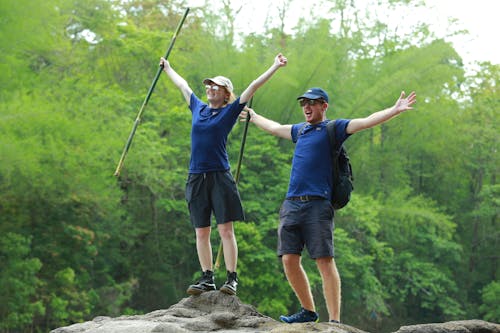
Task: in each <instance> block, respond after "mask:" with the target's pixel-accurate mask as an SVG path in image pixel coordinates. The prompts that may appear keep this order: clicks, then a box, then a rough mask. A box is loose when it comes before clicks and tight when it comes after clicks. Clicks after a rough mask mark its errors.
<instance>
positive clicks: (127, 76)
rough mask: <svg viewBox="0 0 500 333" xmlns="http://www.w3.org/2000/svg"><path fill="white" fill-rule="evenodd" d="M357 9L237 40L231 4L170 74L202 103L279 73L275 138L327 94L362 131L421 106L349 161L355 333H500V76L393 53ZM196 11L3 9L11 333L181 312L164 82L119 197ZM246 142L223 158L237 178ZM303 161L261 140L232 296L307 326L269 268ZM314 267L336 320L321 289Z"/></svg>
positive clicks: (269, 111)
mask: <svg viewBox="0 0 500 333" xmlns="http://www.w3.org/2000/svg"><path fill="white" fill-rule="evenodd" d="M355 3H356V2H353V1H340V0H339V1H332V2H331V3H330V5H329V6H327V7H325V8H326V9H325V12H328V13H329V14H330V15H332V16H333V17H334V18H335V19H334V20H333V21H330V20H326V19H324V18H320V17H319V16H318V18H317V19H314V20H308V21H306V20H300V21H299V23H298V24H297V27H296V28H295V33H294V34H288V33H286V32H285V31H284V30H283V26H280V25H278V26H277V27H276V26H273V25H269V26H266V32H265V33H263V34H258V33H254V32H252V31H251V30H250V28H249V31H248V33H247V34H245V35H243V36H237V35H236V34H235V31H234V26H235V25H234V23H235V22H234V17H235V15H234V14H235V13H233V12H232V11H233V10H234V9H232V7H231V6H230V2H229V1H223V2H222V5H223V7H224V10H223V11H221V12H214V11H213V10H210V9H209V8H208V7H206V8H198V9H196V10H193V11H192V12H191V13H190V14H189V16H188V18H187V20H186V22H185V25H184V26H183V28H182V31H181V33H180V36H179V38H178V40H177V41H176V44H175V48H174V50H173V52H172V53H171V57H170V59H169V60H170V62H171V64H172V66H173V67H174V68H175V69H176V71H178V72H179V73H180V74H181V75H182V76H183V77H184V78H186V80H187V81H188V82H189V83H190V85H191V87H192V88H193V90H194V91H195V93H196V94H197V95H198V96H201V97H204V91H203V86H202V84H201V82H202V80H203V79H204V78H205V77H209V76H213V75H219V74H220V75H225V76H227V77H230V78H231V80H232V81H233V84H234V86H235V91H236V93H241V92H242V91H243V90H244V88H245V87H246V86H247V85H248V84H249V83H250V82H251V81H252V80H253V79H254V78H256V77H257V75H259V74H260V73H261V72H263V71H264V70H265V69H267V68H268V66H269V65H270V64H271V63H272V61H273V59H274V56H275V55H276V54H277V53H278V52H282V53H284V54H285V55H286V56H287V58H288V59H289V64H288V66H287V67H285V68H283V69H282V70H280V71H279V72H278V73H277V74H276V75H275V76H274V77H273V78H272V79H271V81H270V82H268V83H266V85H265V86H264V87H262V88H261V89H260V90H259V91H258V93H257V94H256V96H255V98H254V100H253V105H252V106H253V107H254V108H255V110H256V111H257V112H259V113H262V114H263V115H265V116H267V117H269V118H271V119H274V120H276V121H279V122H281V123H295V122H300V121H302V120H303V115H302V113H301V112H300V108H299V107H298V105H297V103H296V97H297V96H298V95H300V94H301V93H302V92H303V91H304V90H305V89H307V88H308V87H311V86H321V87H323V88H324V89H325V90H326V91H328V93H329V94H330V97H331V103H330V107H329V110H328V113H327V114H328V117H329V118H355V117H363V116H366V115H368V114H370V113H371V112H374V111H377V110H380V109H383V108H386V107H389V106H391V105H392V104H393V103H394V102H395V100H396V99H397V97H398V96H399V93H400V91H401V90H406V91H408V92H409V91H411V90H416V91H417V94H418V105H417V107H416V110H414V111H411V112H407V113H405V114H402V115H400V116H399V117H398V118H397V119H394V120H392V121H391V122H389V123H386V124H384V125H383V126H380V127H377V128H373V129H370V130H367V131H364V132H361V133H359V134H356V135H354V136H352V138H350V139H349V140H348V141H347V143H346V146H347V149H348V151H349V154H350V156H351V160H352V164H353V167H354V177H355V192H354V194H353V199H352V202H351V203H350V204H349V205H348V206H347V207H346V208H344V209H342V210H340V211H338V212H337V213H336V218H335V225H336V230H335V248H336V262H337V265H338V267H339V271H340V274H341V278H342V295H343V321H344V322H346V323H348V324H350V325H353V326H357V327H360V328H364V329H366V330H368V331H370V330H375V329H376V330H377V331H381V332H384V331H390V330H391V329H394V328H397V327H399V326H401V325H404V324H408V323H414V322H431V321H445V320H451V319H469V318H482V319H486V320H489V321H497V322H498V321H500V317H499V311H498V302H496V300H498V295H499V288H498V259H499V258H498V252H499V247H498V239H499V230H500V228H499V226H498V212H499V205H500V203H499V199H498V198H499V185H498V183H496V179H497V175H498V171H499V170H498V165H500V163H499V160H498V154H497V150H498V148H497V147H498V133H499V128H498V124H499V121H498V120H499V119H498V118H499V113H498V110H499V100H500V97H499V96H500V93H499V91H498V82H499V67H498V65H493V64H490V63H483V64H478V65H479V66H480V70H478V71H477V72H475V73H473V74H466V71H465V69H464V67H463V65H462V61H461V59H460V56H459V55H458V54H457V52H456V51H455V50H454V48H453V47H452V45H450V44H449V43H448V42H446V41H444V40H441V39H437V38H435V37H434V36H433V35H432V33H431V31H430V30H429V27H428V26H426V25H425V23H422V24H421V25H419V26H416V27H414V31H413V34H410V35H407V36H399V35H395V34H394V33H393V31H391V30H390V29H389V28H388V26H387V24H384V22H382V21H381V20H380V19H379V18H377V17H372V16H371V13H370V12H368V11H366V10H365V11H356V10H354V7H353V6H354V5H355ZM382 5H386V6H389V7H390V6H392V5H402V6H408V7H409V8H412V6H417V5H418V1H385V2H382ZM184 7H185V3H184V2H183V1H170V2H167V3H165V2H162V1H158V0H134V1H117V0H92V1H79V0H70V1H68V0H64V1H63V0H47V1H34V2H33V1H26V0H16V1H14V0H4V1H2V2H1V3H0V51H1V54H2V56H1V58H2V61H0V71H1V73H2V75H0V85H1V87H2V89H0V107H1V109H0V119H1V120H2V121H0V138H1V139H0V235H1V236H0V258H1V263H2V264H1V265H0V285H1V286H2V288H1V290H0V332H14V331H15V332H25V331H26V332H27V331H36V332H47V331H48V330H50V329H53V328H56V327H59V326H63V325H68V324H70V323H73V322H79V321H83V320H88V319H91V318H93V317H95V316H97V315H111V316H117V315H120V314H127V313H140V312H147V311H151V310H155V309H159V308H165V307H168V306H170V305H171V304H174V303H177V302H178V301H179V300H180V299H181V298H183V297H185V288H186V286H187V285H188V284H189V283H190V282H191V280H192V279H193V278H194V276H196V275H197V271H198V270H199V267H198V261H197V257H196V251H195V244H194V231H193V229H192V228H191V226H190V224H189V217H188V211H187V207H186V203H185V199H184V185H185V179H186V176H187V166H188V163H189V149H190V142H189V137H190V124H191V115H190V112H189V110H188V108H187V107H186V105H185V102H184V100H183V98H182V96H181V94H180V93H179V91H178V90H177V88H176V87H175V86H174V85H173V84H172V83H171V82H170V81H169V80H167V79H166V78H165V77H163V76H161V77H160V80H159V82H158V84H157V86H156V89H155V91H154V95H153V97H152V98H151V100H150V102H149V104H148V106H147V109H146V110H145V113H144V116H143V118H142V121H141V123H140V125H139V128H138V130H137V132H136V134H135V137H134V141H133V143H132V146H131V148H130V151H129V153H128V155H127V158H126V161H125V166H124V168H123V170H122V173H121V176H120V177H119V178H118V179H117V178H115V177H113V172H114V170H115V167H116V163H117V162H118V160H119V157H120V153H121V151H122V149H123V145H124V144H125V142H126V139H127V137H128V134H129V132H130V130H131V128H132V125H133V121H134V119H135V116H136V114H137V111H138V110H139V107H140V105H141V104H142V102H143V100H144V97H145V95H146V92H147V90H148V88H149V85H150V84H151V82H152V79H153V76H154V73H155V72H156V71H157V69H158V62H159V58H160V56H162V55H163V54H164V52H165V50H166V48H167V46H168V43H169V42H170V39H171V38H172V33H173V31H174V30H175V28H176V26H177V24H178V22H179V20H180V18H181V16H182V15H183V12H184ZM27 8H29V10H27ZM354 13H356V15H354ZM282 14H283V15H286V11H283V12H282ZM281 19H284V17H281ZM332 22H337V23H338V24H337V25H335V28H333V27H332ZM221 27H223V28H221ZM243 127H244V126H243V123H241V124H237V125H236V126H235V128H234V130H233V132H232V133H231V135H230V138H229V142H228V151H229V155H230V159H231V165H232V170H233V172H234V170H235V168H236V165H237V158H238V153H239V149H240V145H241V142H242V141H241V140H242V135H243ZM292 152H293V144H292V143H290V142H284V141H282V140H278V139H277V138H275V137H272V136H270V135H267V134H265V133H264V132H260V131H259V130H258V129H257V128H256V127H253V126H252V125H250V127H249V129H248V135H247V137H246V145H245V152H244V157H243V163H242V167H241V178H240V181H239V184H238V185H239V189H240V192H241V195H242V199H243V204H244V208H245V213H246V217H247V221H246V222H245V223H238V224H237V225H236V233H237V239H238V244H239V250H240V257H239V261H238V266H239V268H238V271H239V275H240V276H241V279H240V283H241V288H240V290H239V293H238V296H239V297H240V298H241V299H242V301H244V302H246V303H250V304H253V305H254V306H256V307H257V309H258V310H259V311H261V312H263V313H265V314H266V315H269V316H272V317H277V316H278V315H279V314H282V313H287V312H289V311H292V310H294V309H295V308H296V307H297V306H298V304H297V301H296V299H295V297H294V295H293V293H292V291H291V289H290V288H289V286H288V284H287V282H286V279H285V278H284V275H283V273H282V268H281V263H280V262H279V260H278V259H277V257H276V255H275V249H276V228H277V223H278V215H277V213H278V210H279V207H280V204H281V201H282V199H283V198H284V195H285V193H286V189H287V185H288V176H289V172H290V162H291V157H292ZM212 235H213V244H214V250H215V249H216V248H217V246H218V242H219V238H218V235H217V233H216V232H214V233H212ZM304 262H305V265H306V266H307V269H308V272H309V273H310V280H311V283H312V285H313V289H314V293H315V296H316V299H317V302H318V307H319V311H320V313H321V314H322V315H323V316H324V314H325V313H326V309H325V306H324V304H323V303H322V299H321V297H320V296H321V279H320V277H319V276H318V274H316V273H315V272H316V268H315V263H314V262H313V261H312V260H309V259H307V258H304ZM224 271H225V269H224V267H221V268H220V269H219V270H218V271H217V272H216V273H217V277H218V280H222V279H223V276H224Z"/></svg>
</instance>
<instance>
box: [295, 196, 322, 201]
mask: <svg viewBox="0 0 500 333" xmlns="http://www.w3.org/2000/svg"><path fill="white" fill-rule="evenodd" d="M286 200H292V201H312V200H326V198H323V197H320V196H319V195H299V196H298V197H288V198H286Z"/></svg>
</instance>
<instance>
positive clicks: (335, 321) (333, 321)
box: [330, 319, 340, 324]
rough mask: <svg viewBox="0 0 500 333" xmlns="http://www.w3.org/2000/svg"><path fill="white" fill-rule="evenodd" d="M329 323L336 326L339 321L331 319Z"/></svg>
mask: <svg viewBox="0 0 500 333" xmlns="http://www.w3.org/2000/svg"><path fill="white" fill-rule="evenodd" d="M330 323H336V324H340V321H338V320H335V319H332V320H330Z"/></svg>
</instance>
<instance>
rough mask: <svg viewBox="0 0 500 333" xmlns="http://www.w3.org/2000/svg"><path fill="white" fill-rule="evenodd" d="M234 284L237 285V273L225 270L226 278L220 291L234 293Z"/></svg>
mask: <svg viewBox="0 0 500 333" xmlns="http://www.w3.org/2000/svg"><path fill="white" fill-rule="evenodd" d="M236 286H238V274H237V273H236V272H229V271H227V280H226V283H224V285H223V286H222V287H220V291H222V292H223V293H224V294H228V295H236Z"/></svg>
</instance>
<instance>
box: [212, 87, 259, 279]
mask: <svg viewBox="0 0 500 333" xmlns="http://www.w3.org/2000/svg"><path fill="white" fill-rule="evenodd" d="M252 101H253V97H252V98H250V101H249V102H248V107H249V108H251V107H252ZM249 123H250V112H247V118H246V122H245V128H244V129H243V137H242V138H241V147H240V155H239V156H238V165H237V166H236V174H235V176H234V181H235V182H236V185H238V182H239V181H240V170H241V161H242V160H243V151H244V150H245V143H246V140H247V132H248V124H249ZM221 253H222V240H221V242H220V244H219V251H218V252H217V258H216V259H215V264H214V267H215V268H216V269H217V268H219V266H220V258H221Z"/></svg>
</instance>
